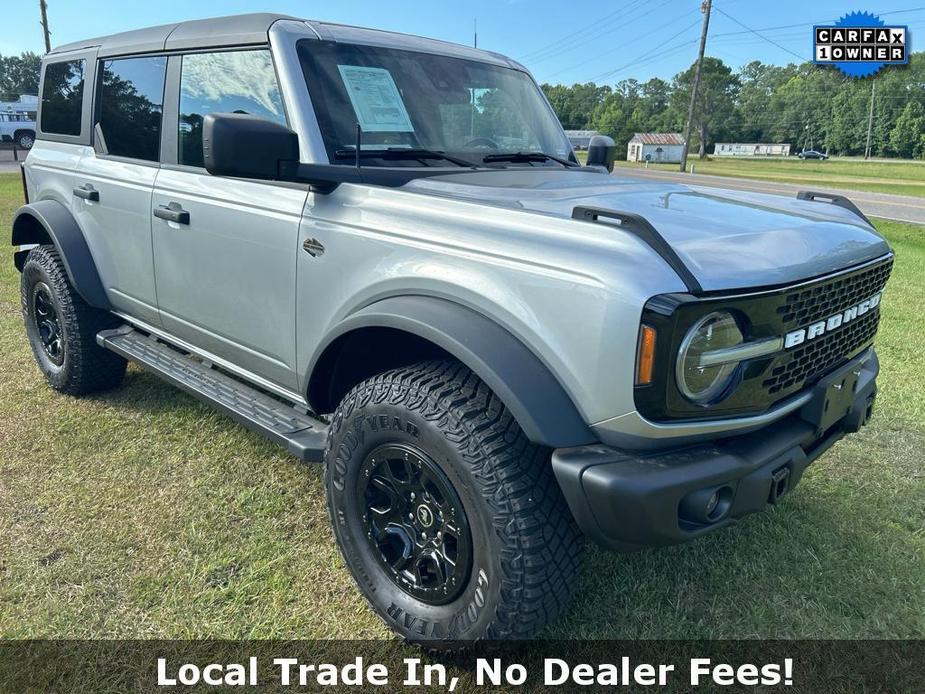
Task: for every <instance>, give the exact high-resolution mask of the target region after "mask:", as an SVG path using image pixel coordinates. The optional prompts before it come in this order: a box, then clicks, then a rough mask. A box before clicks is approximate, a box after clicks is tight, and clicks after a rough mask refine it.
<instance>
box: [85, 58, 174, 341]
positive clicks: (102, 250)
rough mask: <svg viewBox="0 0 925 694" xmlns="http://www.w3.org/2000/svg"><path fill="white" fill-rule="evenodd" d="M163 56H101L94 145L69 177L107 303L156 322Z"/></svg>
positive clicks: (164, 67) (165, 61) (98, 67)
mask: <svg viewBox="0 0 925 694" xmlns="http://www.w3.org/2000/svg"><path fill="white" fill-rule="evenodd" d="M166 72H167V58H166V57H165V56H145V57H132V58H118V59H110V58H105V59H101V60H100V61H99V62H98V64H97V70H96V73H97V74H96V98H95V102H94V109H93V113H94V118H93V148H86V149H85V153H84V156H83V157H81V159H80V162H79V164H78V167H77V175H76V177H75V185H74V190H73V195H74V207H73V209H74V212H75V217H76V219H77V222H78V224H79V225H80V228H81V229H82V230H83V232H84V234H85V235H86V237H87V241H88V243H89V244H90V248H92V249H93V257H94V260H95V261H96V265H97V268H98V270H99V273H100V277H101V279H102V280H103V283H104V286H105V288H106V292H107V294H108V296H109V300H110V302H111V303H112V305H113V307H115V308H116V309H118V310H121V311H124V312H125V313H127V314H129V315H131V316H135V317H137V318H139V319H141V320H143V321H146V322H148V323H153V324H158V323H159V322H160V318H159V315H158V312H157V296H156V291H155V284H154V261H153V254H152V250H151V194H152V191H153V189H154V179H155V178H156V176H157V171H158V166H159V153H160V152H159V151H160V141H161V125H162V115H163V103H164V80H165V77H166Z"/></svg>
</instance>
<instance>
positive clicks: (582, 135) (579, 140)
mask: <svg viewBox="0 0 925 694" xmlns="http://www.w3.org/2000/svg"><path fill="white" fill-rule="evenodd" d="M595 135H600V133H599V132H598V131H597V130H566V131H565V136H566V137H567V138H568V141H569V142H570V143H572V149H588V143H589V142H591V138H592V137H594V136H595Z"/></svg>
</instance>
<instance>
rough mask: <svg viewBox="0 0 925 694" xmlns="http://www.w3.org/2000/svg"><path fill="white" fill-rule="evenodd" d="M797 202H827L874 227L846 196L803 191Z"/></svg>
mask: <svg viewBox="0 0 925 694" xmlns="http://www.w3.org/2000/svg"><path fill="white" fill-rule="evenodd" d="M797 200H809V201H810V202H827V203H829V204H830V205H837V206H838V207H843V208H845V209H846V210H850V211H851V212H854V213H855V214H856V215H857V216H858V217H860V218H861V219H863V220H864V221H865V222H867V223H868V224H870V226H873V224H871V223H870V220H869V219H868V218H867V217H866V216H865V215H864V213H863V212H861V210H859V209H858V206H857V205H855V204H854V203H853V202H851V201H850V200H849V199H848V198H846V197H845V196H844V195H835V194H834V193H814V192H812V191H809V190H801V191H800V192H799V193H797Z"/></svg>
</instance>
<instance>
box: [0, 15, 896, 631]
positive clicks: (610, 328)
mask: <svg viewBox="0 0 925 694" xmlns="http://www.w3.org/2000/svg"><path fill="white" fill-rule="evenodd" d="M41 88H42V106H41V112H40V114H39V124H40V127H39V130H38V139H37V141H36V146H35V147H33V149H32V151H31V152H30V153H29V156H28V158H27V161H26V163H25V167H24V174H23V175H24V185H25V189H26V193H27V198H28V199H27V204H26V205H25V206H24V207H22V208H21V209H20V210H19V211H18V212H17V213H16V215H15V218H14V220H13V232H12V242H13V244H15V245H18V246H19V249H18V251H17V252H16V253H15V256H14V259H15V264H16V267H17V268H18V269H19V270H20V271H21V273H22V312H23V319H24V322H25V328H26V335H27V338H28V340H29V344H30V345H31V348H32V351H33V353H34V356H35V359H36V362H37V364H38V367H39V369H40V370H41V372H42V373H43V374H44V376H45V378H46V379H47V380H48V382H49V383H50V384H51V386H52V387H53V388H55V389H57V390H59V391H61V392H62V393H67V394H71V395H77V396H79V395H83V394H86V393H91V392H95V391H100V390H104V389H107V388H114V387H116V386H118V385H119V383H120V382H121V381H122V378H123V374H124V373H125V368H126V361H127V360H132V361H135V362H138V363H139V364H141V365H142V366H143V367H144V368H146V369H149V370H150V371H152V372H154V373H156V374H158V375H160V376H161V377H163V378H164V379H166V380H167V381H168V382H170V383H172V384H174V385H176V386H178V387H180V388H182V389H184V390H186V391H188V392H190V393H192V394H193V395H195V396H197V397H200V398H202V399H204V400H206V401H208V402H210V403H212V404H213V405H214V406H215V407H217V408H218V409H219V410H221V411H223V412H226V413H227V414H229V415H231V416H232V417H233V418H235V419H236V420H238V421H239V422H241V423H243V424H245V425H247V426H249V427H251V428H253V429H254V430H256V431H258V432H261V433H262V434H264V435H266V436H268V437H269V438H270V439H272V440H274V441H276V442H278V443H280V444H282V445H283V446H285V447H286V448H287V449H288V450H289V451H290V452H292V453H293V454H294V455H295V456H296V457H298V458H300V459H302V460H305V461H311V462H321V463H323V464H324V469H325V489H326V495H327V504H328V509H329V512H330V518H331V523H332V526H333V530H334V537H335V538H336V541H337V543H338V545H339V547H340V550H341V552H342V554H343V557H344V561H345V564H346V566H347V569H348V570H349V571H350V572H351V574H352V575H353V577H354V579H355V580H356V583H357V585H358V587H359V589H360V591H362V593H363V595H364V596H365V597H366V599H367V600H368V601H369V603H370V605H371V606H372V607H373V609H374V610H375V611H376V612H377V613H378V614H379V615H380V616H381V618H382V619H383V620H384V621H385V623H386V624H387V625H388V626H389V627H390V628H391V629H393V630H394V631H395V632H396V633H398V634H400V635H401V636H402V637H404V638H405V639H408V640H411V641H415V642H422V641H426V642H428V643H429V645H430V646H431V647H434V648H439V647H441V646H442V645H447V644H451V643H452V642H453V641H454V640H458V639H475V638H526V637H530V636H532V635H533V634H535V633H536V632H537V630H539V629H540V628H541V627H543V625H544V624H546V623H548V622H549V621H550V620H552V619H553V618H555V616H556V615H557V614H559V613H561V611H562V610H563V608H564V607H565V605H566V603H567V602H568V599H569V596H570V594H571V593H573V592H574V590H575V587H576V585H577V584H578V574H579V567H580V564H581V557H582V547H583V539H584V538H585V537H588V538H591V539H592V540H594V541H597V542H599V543H601V544H602V545H604V546H606V547H610V548H613V549H617V550H634V549H639V548H644V547H653V546H660V545H669V544H672V543H676V542H681V541H685V540H691V539H694V538H698V537H701V536H703V535H705V534H707V533H711V532H714V531H716V530H718V529H720V528H724V527H726V526H728V525H730V524H731V523H733V522H735V521H736V520H738V519H740V518H742V517H743V516H745V515H747V514H750V513H753V512H756V511H761V510H762V509H765V508H767V507H768V506H769V505H771V504H776V503H779V502H780V501H781V499H782V498H783V497H784V496H785V494H787V493H788V492H789V491H790V490H791V489H793V487H794V486H795V485H796V484H797V482H798V481H799V480H800V478H801V476H802V474H803V472H804V470H806V468H807V466H808V465H809V464H810V463H811V462H812V461H814V460H815V459H817V458H818V457H819V456H820V455H822V454H823V453H824V452H825V451H827V450H828V449H829V448H830V447H831V446H832V445H833V444H834V443H835V442H836V441H838V440H839V439H840V438H841V437H842V436H844V435H845V434H848V433H851V432H855V431H857V430H858V429H860V428H861V426H862V425H864V424H865V423H866V422H867V420H868V418H869V417H870V416H871V412H872V408H873V404H874V398H875V395H876V384H875V380H876V377H877V373H878V369H879V366H878V361H877V355H876V352H875V351H874V348H873V340H874V335H875V333H876V331H877V325H878V321H879V318H880V313H879V305H880V299H881V296H882V292H883V290H884V287H885V285H886V282H887V278H888V277H889V274H890V269H891V265H892V262H893V253H892V251H891V249H890V248H889V246H888V245H887V243H886V242H885V241H884V239H883V238H882V237H881V236H880V235H879V234H878V233H877V232H876V231H875V229H874V228H873V227H872V226H871V224H870V223H869V221H868V220H867V219H866V218H865V217H864V215H863V214H861V213H860V211H859V210H858V209H857V208H856V207H855V206H854V205H853V204H852V203H851V202H850V201H848V200H847V199H845V198H841V197H838V196H828V197H826V196H821V195H818V194H814V193H810V192H806V193H801V194H800V195H799V196H798V197H797V198H794V199H785V198H782V197H778V196H768V195H758V194H752V193H746V192H741V191H734V190H711V191H710V192H709V193H707V192H704V191H703V190H701V189H696V190H695V189H689V188H686V187H684V186H679V185H676V184H674V183H672V184H664V185H659V184H656V183H654V182H653V181H651V180H645V181H641V180H638V179H635V178H626V179H619V178H616V177H614V176H612V175H611V173H612V166H613V156H614V147H613V141H612V140H610V139H609V138H604V137H598V138H595V140H594V141H593V142H592V143H591V145H590V147H589V152H588V162H589V165H587V166H581V165H579V164H578V163H577V161H576V160H575V158H574V155H573V154H572V150H571V147H570V146H569V141H568V140H567V139H566V137H565V134H564V132H563V130H562V127H561V125H560V124H559V122H558V121H557V119H556V117H555V115H554V113H553V111H552V109H551V108H550V106H549V103H548V102H547V101H546V99H545V98H544V97H543V93H542V91H541V90H540V88H539V87H538V86H537V84H536V82H535V81H534V80H533V78H532V77H531V76H530V74H529V72H527V70H526V69H525V68H524V67H523V66H522V65H520V64H518V63H517V62H515V61H514V60H511V59H510V58H506V57H504V56H502V55H498V54H496V53H490V52H486V51H481V50H476V49H473V48H468V47H465V46H457V45H453V44H449V43H445V42H442V41H433V40H429V39H424V38H419V37H414V36H405V35H401V34H394V33H389V32H385V31H376V30H372V29H362V28H356V27H348V26H340V25H336V24H330V23H326V22H316V21H304V20H297V19H293V18H290V17H283V16H277V15H266V14H259V15H246V16H240V17H225V18H220V19H213V20H202V21H191V22H183V23H180V24H176V25H169V26H163V27H154V28H151V29H147V30H142V31H135V32H130V33H127V34H120V35H116V36H110V37H106V38H101V39H95V40H88V41H81V42H79V43H76V44H72V45H68V46H63V47H60V48H57V49H56V50H54V51H52V52H50V53H49V54H47V55H46V56H45V57H44V59H43V62H42V87H41ZM473 95H476V96H475V98H474V97H473ZM91 106H92V107H91ZM489 106H490V107H489ZM43 414H44V416H46V417H48V418H49V419H53V418H54V417H55V416H56V414H55V412H54V411H51V410H50V411H48V412H45V413H43ZM125 435H126V436H132V435H134V432H131V431H128V430H126V432H125ZM295 501H296V502H297V501H298V500H295ZM768 541H772V540H768ZM306 607H309V606H306Z"/></svg>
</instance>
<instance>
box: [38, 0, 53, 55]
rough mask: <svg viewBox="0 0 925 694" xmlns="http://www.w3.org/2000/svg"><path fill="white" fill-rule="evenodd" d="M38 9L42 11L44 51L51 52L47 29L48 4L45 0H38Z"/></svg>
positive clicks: (49, 35) (49, 33)
mask: <svg viewBox="0 0 925 694" xmlns="http://www.w3.org/2000/svg"><path fill="white" fill-rule="evenodd" d="M39 9H40V10H41V11H42V31H44V32H45V52H46V53H51V32H50V31H48V5H47V4H45V0H39Z"/></svg>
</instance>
